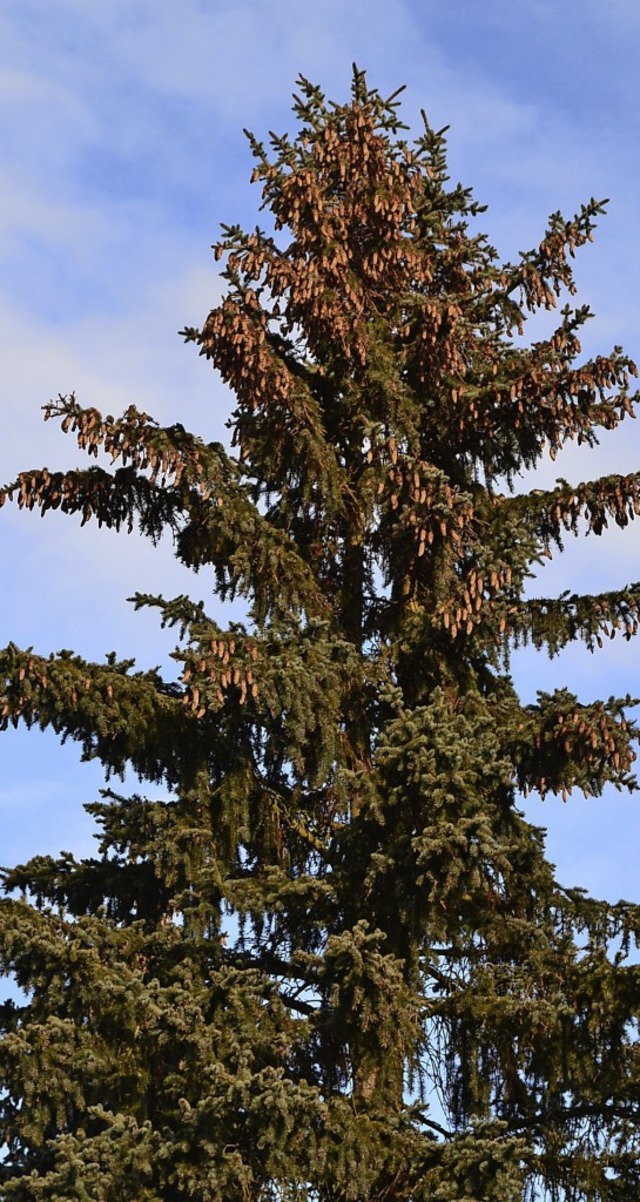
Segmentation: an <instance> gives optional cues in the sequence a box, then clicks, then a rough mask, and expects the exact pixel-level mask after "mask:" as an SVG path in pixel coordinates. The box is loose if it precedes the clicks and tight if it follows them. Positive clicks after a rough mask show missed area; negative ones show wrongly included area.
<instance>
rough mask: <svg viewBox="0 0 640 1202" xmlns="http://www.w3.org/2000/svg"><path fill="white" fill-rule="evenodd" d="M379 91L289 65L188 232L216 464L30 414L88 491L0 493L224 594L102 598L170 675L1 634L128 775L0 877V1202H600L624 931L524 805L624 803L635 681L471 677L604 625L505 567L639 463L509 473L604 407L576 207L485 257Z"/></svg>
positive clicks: (632, 977)
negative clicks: (227, 204) (618, 472)
mask: <svg viewBox="0 0 640 1202" xmlns="http://www.w3.org/2000/svg"><path fill="white" fill-rule="evenodd" d="M397 95H398V94H397V93H396V94H395V95H394V96H392V97H390V98H389V99H386V100H385V99H384V98H382V97H381V96H380V95H379V93H378V92H376V91H375V90H372V89H370V88H369V87H368V85H367V83H366V80H365V78H364V76H363V75H362V74H361V73H360V72H358V71H355V70H354V77H353V87H352V95H351V98H350V100H349V102H348V103H346V104H344V105H343V104H333V103H328V102H327V101H326V100H325V97H324V96H323V94H322V93H321V91H320V90H319V89H318V88H316V87H315V86H312V85H311V84H310V83H308V82H307V81H306V80H304V79H301V80H300V81H299V94H298V96H297V98H296V101H295V107H294V111H295V114H296V117H297V120H298V132H297V133H296V135H295V137H287V136H285V137H276V136H272V137H271V142H270V146H269V147H268V148H265V146H263V144H261V143H260V142H259V141H257V140H256V139H255V138H254V137H253V136H250V143H251V148H252V151H253V155H254V156H255V170H254V173H253V178H254V180H255V181H257V182H258V183H259V184H260V185H261V188H262V199H263V202H264V208H265V210H266V211H267V213H268V214H270V218H269V220H270V221H271V222H272V226H271V228H270V229H268V230H264V231H263V230H261V229H256V230H255V231H254V232H252V233H245V232H243V230H242V229H241V228H239V227H237V226H231V227H223V233H222V236H221V239H220V241H219V243H218V244H217V246H216V248H215V251H216V257H217V258H222V259H223V260H224V271H223V277H224V279H225V281H226V285H227V289H226V295H225V296H224V299H223V300H222V302H221V303H220V305H219V306H218V307H217V308H215V309H214V310H213V311H212V312H211V313H210V314H209V316H208V317H207V319H206V321H205V322H204V325H203V327H202V329H201V330H195V329H189V330H186V331H184V334H185V336H186V338H187V339H188V340H190V341H192V342H194V343H195V344H196V346H197V347H198V348H199V349H200V353H201V354H202V355H204V356H205V357H206V358H207V359H209V360H210V361H211V364H212V365H213V367H215V368H216V369H217V371H218V372H219V373H220V375H221V376H222V378H223V380H224V381H226V382H227V384H228V385H230V387H231V389H232V390H233V392H234V393H235V397H236V407H235V410H234V412H233V415H232V418H231V421H230V427H231V430H232V438H233V441H232V449H231V450H228V449H225V447H223V446H222V445H220V444H218V443H208V444H207V443H204V442H203V441H202V440H201V439H200V438H198V437H197V436H196V435H194V434H191V433H189V432H187V431H186V430H185V429H184V428H183V426H182V425H180V424H179V423H178V422H176V424H175V425H172V426H169V427H166V428H164V427H161V426H160V425H158V424H157V423H156V422H154V421H153V420H152V419H151V418H150V417H149V416H148V415H147V414H145V413H142V412H140V411H139V410H138V409H136V408H135V407H134V406H131V407H130V408H128V409H127V410H126V412H125V413H124V414H123V416H121V417H118V418H114V417H112V416H104V415H102V414H101V413H99V412H98V411H97V410H96V409H94V408H85V407H83V406H82V405H81V404H80V403H79V402H78V401H76V399H75V398H74V397H73V396H71V397H61V398H59V399H58V400H57V401H54V402H52V403H50V404H49V405H48V406H47V409H46V417H48V418H54V419H60V420H61V423H62V429H63V430H64V431H65V432H66V433H69V434H71V435H74V436H75V438H76V439H77V442H78V445H79V447H80V449H81V450H82V451H84V452H86V453H87V454H88V455H90V456H96V457H98V456H101V455H102V454H103V453H106V455H107V456H110V457H111V461H112V463H113V465H114V466H113V468H112V470H109V468H108V467H106V466H100V465H99V464H96V465H92V466H89V467H88V468H86V467H84V468H79V469H78V470H75V471H70V472H63V473H60V472H53V471H48V470H34V471H26V472H22V473H21V474H20V475H19V476H18V477H17V479H16V480H15V481H14V482H13V483H12V484H10V485H9V486H8V487H7V488H5V489H4V490H3V492H2V493H1V494H0V500H2V501H4V500H5V499H9V500H13V501H14V502H17V503H18V504H19V505H20V506H22V507H26V508H28V509H34V510H39V511H40V512H42V513H44V512H46V511H47V510H48V509H55V508H59V509H61V510H63V511H64V512H66V513H69V514H80V515H81V516H82V520H83V522H86V521H89V520H92V521H93V520H96V521H97V522H98V524H100V525H105V526H108V527H111V528H115V529H122V530H123V531H127V530H131V529H132V527H134V526H135V525H137V526H138V527H139V528H140V530H141V531H142V532H143V533H144V534H146V535H148V536H149V537H150V538H152V539H157V538H158V537H159V536H160V535H161V534H162V533H163V532H165V531H170V532H171V533H172V535H173V538H174V544H175V553H176V555H177V557H178V558H179V560H180V561H181V562H182V563H183V564H185V565H187V567H189V568H192V569H193V570H194V571H198V570H200V571H201V572H203V573H206V574H208V576H209V577H210V578H211V580H212V585H213V588H214V590H215V593H216V595H217V597H218V598H219V600H220V602H222V603H224V602H225V601H227V600H229V599H231V598H234V597H240V598H243V599H244V602H245V604H246V619H245V621H244V622H234V623H231V624H229V625H228V626H225V625H224V623H222V621H221V620H220V617H219V616H218V619H216V618H215V617H214V616H211V615H210V614H208V613H207V612H206V610H205V607H204V606H203V605H202V604H200V603H198V604H194V603H192V602H191V601H190V600H189V598H188V597H187V596H180V597H176V598H174V599H169V600H168V599H164V598H162V597H160V596H152V595H148V594H145V593H140V594H138V595H137V596H136V597H135V599H134V600H135V605H136V606H146V607H149V606H150V607H154V608H155V609H156V610H157V612H158V618H159V621H160V622H161V623H162V624H163V625H169V626H172V627H175V629H176V631H177V638H178V646H177V649H176V651H175V660H176V662H177V665H178V669H179V670H178V671H177V672H176V674H175V679H170V678H165V676H163V675H162V674H161V673H160V672H159V671H152V672H150V671H146V672H143V671H136V670H135V666H134V663H133V661H132V660H118V659H117V658H116V656H115V655H109V656H107V658H106V661H105V662H104V663H87V662H85V661H84V660H83V659H82V658H80V657H79V656H76V655H74V654H72V653H71V652H66V651H65V652H61V653H59V654H57V655H53V656H50V657H48V658H46V657H42V656H40V655H38V654H36V652H35V651H32V650H27V651H21V650H19V649H18V648H17V647H16V646H14V645H10V646H8V647H7V648H6V649H5V650H4V651H2V652H1V653H0V670H1V673H2V680H1V683H0V713H1V716H2V724H3V726H4V727H7V725H9V724H13V725H17V724H18V723H24V724H26V726H32V725H38V726H40V727H41V728H45V727H48V728H51V729H53V731H55V732H56V733H57V734H58V735H60V736H61V737H62V738H63V739H65V738H70V739H73V740H76V741H77V743H78V744H79V746H80V748H81V751H82V755H83V757H84V758H96V759H98V760H99V761H100V763H101V764H102V765H103V766H104V769H105V773H106V776H107V779H108V780H109V779H110V778H111V783H113V778H114V777H115V778H117V777H118V775H119V774H122V773H123V772H124V770H125V769H130V770H133V771H134V772H135V773H137V774H138V776H139V777H140V781H141V789H142V792H141V793H140V794H136V795H134V796H124V795H122V794H121V793H119V792H118V791H117V790H116V789H114V788H113V787H111V785H110V786H109V787H107V788H105V790H104V792H103V793H102V796H101V798H100V800H98V801H95V802H93V803H91V804H90V805H88V807H87V808H88V809H89V811H90V812H91V814H92V815H94V816H95V819H96V821H97V823H98V824H99V827H100V835H99V844H98V848H97V852H96V855H95V857H93V858H86V859H75V858H74V857H73V856H72V855H69V854H62V855H61V856H59V857H58V858H54V857H49V856H36V857H35V858H34V859H32V860H30V861H29V862H28V863H26V864H23V865H19V866H18V867H15V868H12V869H8V870H5V871H4V877H3V879H4V890H5V896H4V898H3V900H2V903H1V908H0V967H1V968H2V970H3V971H4V972H5V973H6V974H10V975H11V976H12V977H13V979H14V980H15V981H16V982H17V985H18V986H19V987H20V991H21V992H20V993H19V994H17V995H16V997H17V1000H14V1001H11V1002H8V1003H6V1004H4V1006H3V1007H2V1010H1V1014H0V1021H1V1026H2V1042H1V1044H0V1065H1V1083H2V1093H1V1095H0V1114H1V1131H2V1139H3V1140H4V1142H5V1144H6V1154H5V1156H4V1159H3V1160H2V1162H1V1163H0V1181H1V1191H2V1198H3V1200H6V1202H45V1200H46V1202H54V1200H55V1202H88V1200H91V1202H113V1200H114V1199H122V1200H125V1202H128V1200H130V1202H181V1200H184V1202H186V1200H187V1199H190V1200H191V1199H194V1200H197V1202H214V1200H216V1202H217V1200H220V1202H222V1200H223V1199H224V1202H234V1200H237V1202H240V1200H246V1199H255V1200H258V1199H260V1200H264V1202H266V1200H267V1199H268V1200H271V1202H275V1200H276V1199H283V1200H285V1199H288V1200H293V1199H296V1200H302V1199H308V1200H309V1202H312V1200H318V1202H330V1200H331V1202H338V1200H340V1202H348V1200H351V1202H365V1200H367V1202H368V1200H371V1202H373V1200H374V1199H375V1200H377V1202H391V1200H396V1199H403V1200H411V1202H433V1200H436V1199H437V1200H439V1202H516V1200H517V1202H522V1200H523V1199H534V1198H538V1199H542V1198H545V1199H553V1200H558V1202H560V1200H562V1202H565V1200H566V1202H572V1200H573V1202H578V1200H580V1202H582V1200H585V1202H586V1200H594V1202H595V1200H602V1202H621V1200H623V1199H624V1200H628V1199H632V1198H634V1197H637V1196H638V1192H639V1189H640V1167H639V1165H640V1159H639V1154H640V1132H639V1126H638V1119H639V1117H640V1116H639V1109H640V1106H639V1103H640V1054H639V1048H638V1038H637V1021H638V1011H639V1006H640V967H638V965H637V962H636V960H635V959H634V952H635V948H636V945H637V940H638V937H639V931H640V908H639V907H638V906H635V905H632V904H627V903H618V904H616V905H611V904H608V903H605V902H602V901H599V900H595V899H592V898H590V897H588V896H587V895H586V894H585V893H584V892H583V891H581V890H579V889H567V888H564V887H563V886H562V885H561V884H560V883H559V882H558V881H557V880H556V879H555V872H554V868H553V865H551V864H550V863H549V862H548V860H547V859H546V857H545V848H544V836H543V831H542V830H541V829H540V828H539V827H537V826H535V825H532V824H531V823H530V822H529V821H527V820H526V819H525V817H524V816H523V813H522V812H521V809H520V808H519V804H520V803H519V799H520V797H521V795H522V794H523V793H527V792H528V791H531V790H533V791H537V792H538V793H539V794H541V795H543V796H544V795H545V794H557V795H562V796H567V795H568V794H569V793H571V792H572V791H573V790H581V791H582V792H583V793H585V794H592V795H593V794H600V793H601V792H602V790H603V788H604V787H605V785H607V784H611V783H612V784H613V785H615V786H617V787H620V788H632V787H633V786H634V778H633V776H632V772H631V769H632V762H633V760H634V752H633V750H632V745H633V741H634V738H635V733H636V732H635V727H634V725H633V722H632V721H630V720H629V719H628V718H627V717H625V706H626V705H628V704H629V702H630V699H629V698H626V699H617V698H610V699H609V700H608V701H606V702H605V701H595V702H593V703H591V704H585V703H583V702H581V701H579V700H578V698H577V697H576V696H574V695H573V694H571V693H570V692H569V691H567V690H565V689H561V690H559V691H557V692H553V693H541V694H539V696H538V700H537V703H536V704H522V703H521V702H520V700H519V698H518V696H517V694H516V691H515V688H514V685H513V682H512V680H511V677H510V674H509V669H508V654H509V650H510V648H512V647H513V646H514V645H518V644H521V643H523V642H527V641H529V642H531V643H532V644H533V645H534V646H535V647H537V648H546V649H547V650H548V651H549V652H550V653H551V654H553V653H555V652H557V651H558V650H559V649H560V648H562V647H564V646H566V645H567V644H568V643H570V642H571V641H573V640H583V641H584V642H585V643H586V644H587V646H588V647H589V648H593V647H594V646H596V645H597V644H599V643H601V641H602V639H603V638H604V637H606V636H611V637H613V636H614V635H616V634H618V635H619V636H620V637H623V638H630V637H631V636H632V635H633V634H634V633H635V632H636V629H637V625H638V607H639V604H640V586H638V585H631V586H629V587H625V588H623V589H621V590H620V591H617V592H610V593H607V594H604V595H599V596H593V595H586V596H582V595H563V596H561V597H560V598H555V597H549V598H548V599H544V600H540V599H536V600H528V599H527V596H526V585H527V581H528V578H529V577H530V575H531V573H532V571H535V570H537V568H538V566H539V565H540V564H541V563H543V562H544V559H545V557H548V556H550V555H552V554H553V553H554V552H556V551H557V550H558V549H560V548H561V547H562V540H563V538H564V536H565V534H566V532H567V531H574V532H575V531H577V530H587V531H588V532H589V533H590V534H594V535H600V534H602V532H603V531H604V530H605V528H606V527H607V524H608V523H609V522H610V521H614V522H616V523H617V524H618V525H619V526H625V525H626V524H627V523H628V522H629V520H630V519H631V518H633V516H634V514H636V513H638V512H639V511H640V473H638V474H634V475H630V476H624V477H621V476H608V477H606V478H602V479H597V480H592V481H589V482H587V483H582V484H578V485H576V486H573V485H570V484H568V483H566V482H564V481H560V482H559V483H558V485H557V487H556V488H553V489H551V490H546V491H544V490H533V491H531V492H529V493H526V494H519V493H517V492H516V491H514V482H516V481H517V477H518V474H519V473H520V472H522V470H523V469H528V468H533V467H535V466H536V465H538V464H540V463H541V462H543V461H544V460H545V459H546V458H547V457H548V456H551V457H554V456H555V454H556V452H557V451H558V450H560V449H561V448H562V447H564V446H565V445H566V444H567V443H568V442H569V441H570V440H572V439H575V440H577V442H578V443H579V444H584V445H585V446H586V447H590V446H592V445H593V444H594V443H595V442H596V441H597V435H598V432H599V431H601V430H611V429H613V428H614V427H616V426H617V425H618V423H619V422H620V421H621V420H622V419H623V418H624V417H625V416H627V415H631V414H632V412H633V407H634V405H635V404H636V403H637V400H638V396H637V394H632V393H631V392H630V391H629V377H630V376H632V375H635V374H636V369H635V367H634V364H633V363H632V361H631V360H630V359H629V358H628V357H627V356H626V355H624V354H623V352H622V351H621V350H620V348H617V347H616V348H615V349H614V350H613V352H612V353H611V355H609V356H598V357H595V358H592V359H589V360H585V359H584V358H583V356H582V352H581V348H580V341H579V336H580V330H581V327H582V326H583V324H584V323H585V321H586V320H587V318H588V317H589V316H590V314H589V310H588V308H587V307H585V306H577V305H576V304H574V303H573V301H572V296H573V294H574V284H573V276H572V269H571V259H572V256H573V254H574V251H575V250H576V249H577V248H578V247H580V246H581V245H582V244H583V243H584V242H585V241H587V240H588V239H590V238H591V236H592V230H593V228H594V224H595V222H596V219H597V217H598V215H599V214H600V213H601V211H602V209H603V205H602V204H600V203H598V202H596V201H593V200H592V201H590V202H589V203H588V204H587V205H585V206H584V207H583V208H582V209H581V211H580V213H579V214H578V215H577V216H576V217H575V218H573V219H572V220H565V219H564V218H563V217H562V216H561V215H560V214H559V213H555V214H554V215H553V216H552V217H551V218H550V222H549V226H548V229H547V232H546V233H545V234H544V237H543V239H542V241H541V242H540V244H539V246H538V247H537V249H535V250H533V251H531V252H529V253H526V254H523V255H522V256H521V258H520V259H519V260H518V261H517V262H516V263H502V262H501V261H500V260H499V259H498V256H497V254H496V252H495V251H494V250H493V248H492V247H491V246H490V245H489V244H488V242H487V240H486V239H485V238H484V237H483V236H481V235H480V234H478V233H477V232H475V231H476V221H475V219H476V217H477V215H478V213H479V212H480V206H479V205H478V204H476V202H475V201H474V200H473V198H472V196H471V193H470V192H469V191H468V190H466V189H464V188H462V187H460V186H457V187H452V186H450V184H449V181H448V177H447V174H446V160H445V142H444V131H441V132H435V131H434V130H432V129H431V128H430V126H429V124H428V122H427V120H426V118H424V115H423V129H422V132H421V134H420V136H419V137H418V138H417V140H415V141H414V140H411V139H410V138H409V135H408V134H407V131H406V127H405V126H404V125H403V124H402V123H401V120H400V116H399V110H398V99H397ZM560 304H563V305H564V307H560ZM556 307H557V308H558V318H557V322H556V328H555V332H554V333H553V334H552V335H551V336H550V337H545V338H542V339H540V340H537V341H531V340H530V339H527V338H526V337H525V336H524V333H523V332H524V328H525V324H526V321H527V318H528V317H529V316H530V315H531V314H535V313H536V312H537V311H539V310H550V309H553V308H556ZM178 416H179V415H178ZM222 612H223V609H222V608H220V607H219V608H218V609H217V610H216V613H217V614H218V615H220V614H222ZM159 786H162V787H163V789H164V790H165V793H164V795H163V796H162V797H161V798H158V797H154V787H159ZM167 791H168V794H169V800H167Z"/></svg>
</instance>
